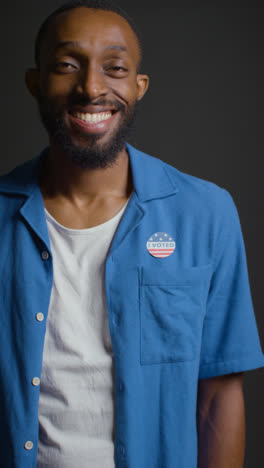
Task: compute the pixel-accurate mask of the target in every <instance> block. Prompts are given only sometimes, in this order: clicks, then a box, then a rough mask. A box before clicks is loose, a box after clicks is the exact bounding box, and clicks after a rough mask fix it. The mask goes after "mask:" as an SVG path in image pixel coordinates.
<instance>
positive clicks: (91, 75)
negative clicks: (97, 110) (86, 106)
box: [78, 66, 108, 99]
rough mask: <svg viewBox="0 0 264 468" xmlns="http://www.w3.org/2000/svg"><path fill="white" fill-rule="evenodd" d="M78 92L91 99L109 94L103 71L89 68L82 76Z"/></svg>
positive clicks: (97, 68) (93, 67)
mask: <svg viewBox="0 0 264 468" xmlns="http://www.w3.org/2000/svg"><path fill="white" fill-rule="evenodd" d="M78 91H79V92H81V93H83V94H86V95H87V96H88V97H89V98H90V99H95V98H96V97H98V96H102V95H105V94H107V92H108V88H107V85H106V81H105V75H104V72H103V70H100V69H99V67H95V66H89V67H87V68H86V69H84V70H83V72H82V73H81V74H80V78H79V82H78Z"/></svg>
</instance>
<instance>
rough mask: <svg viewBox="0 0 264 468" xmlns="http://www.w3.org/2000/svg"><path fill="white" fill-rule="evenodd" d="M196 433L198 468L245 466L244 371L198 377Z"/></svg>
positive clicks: (235, 467) (239, 467) (238, 467)
mask: <svg viewBox="0 0 264 468" xmlns="http://www.w3.org/2000/svg"><path fill="white" fill-rule="evenodd" d="M197 433H198V468H243V464H244V457H245V441H246V424H245V405H244V394H243V373H236V374H229V375H223V376H219V377H213V378H209V379H201V380H199V382H198V395H197Z"/></svg>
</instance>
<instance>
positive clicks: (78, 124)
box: [69, 109, 119, 134]
mask: <svg viewBox="0 0 264 468" xmlns="http://www.w3.org/2000/svg"><path fill="white" fill-rule="evenodd" d="M117 114H119V112H118V111H116V110H112V109H107V110H101V112H80V110H77V109H76V110H72V111H70V112H69V117H70V121H71V122H72V125H73V126H74V127H75V128H78V129H79V130H80V131H82V132H83V131H84V132H85V133H87V134H94V133H96V134H103V133H105V132H106V131H108V130H109V129H110V128H111V127H112V125H113V122H114V120H115V118H116V115H117Z"/></svg>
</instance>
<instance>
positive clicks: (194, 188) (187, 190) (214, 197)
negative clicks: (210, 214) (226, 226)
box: [139, 151, 233, 210]
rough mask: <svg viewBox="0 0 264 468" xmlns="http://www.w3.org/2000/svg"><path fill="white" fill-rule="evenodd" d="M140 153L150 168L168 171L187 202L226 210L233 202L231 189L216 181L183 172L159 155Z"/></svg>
mask: <svg viewBox="0 0 264 468" xmlns="http://www.w3.org/2000/svg"><path fill="white" fill-rule="evenodd" d="M139 153H140V155H141V157H142V159H144V160H145V163H146V165H148V167H149V168H150V169H151V167H153V169H154V170H155V171H157V170H160V171H162V170H165V171H166V173H167V175H168V177H169V179H170V180H171V181H172V183H173V184H174V185H175V186H177V187H178V189H179V193H181V197H182V198H183V199H184V200H185V201H186V203H188V201H189V202H190V203H191V204H193V203H195V205H196V206H197V207H198V206H199V205H200V206H201V207H202V206H204V207H206V208H208V209H209V208H210V206H211V207H212V209H217V207H223V209H224V210H225V209H226V208H227V207H228V206H230V205H232V204H233V198H232V196H231V194H230V193H229V191H228V190H227V189H226V188H224V187H222V186H220V185H218V184H216V183H215V182H212V181H210V180H207V179H203V178H200V177H197V176H194V175H191V174H189V173H186V172H183V171H181V170H179V169H178V168H176V167H175V166H173V165H172V164H169V163H167V162H165V161H163V160H162V159H160V158H159V157H157V156H153V155H150V154H147V153H144V152H142V151H139Z"/></svg>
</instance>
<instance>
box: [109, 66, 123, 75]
mask: <svg viewBox="0 0 264 468" xmlns="http://www.w3.org/2000/svg"><path fill="white" fill-rule="evenodd" d="M107 70H108V71H110V72H114V73H126V72H127V71H128V70H127V68H124V67H119V66H118V65H116V66H114V67H109V68H108V69H107Z"/></svg>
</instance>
